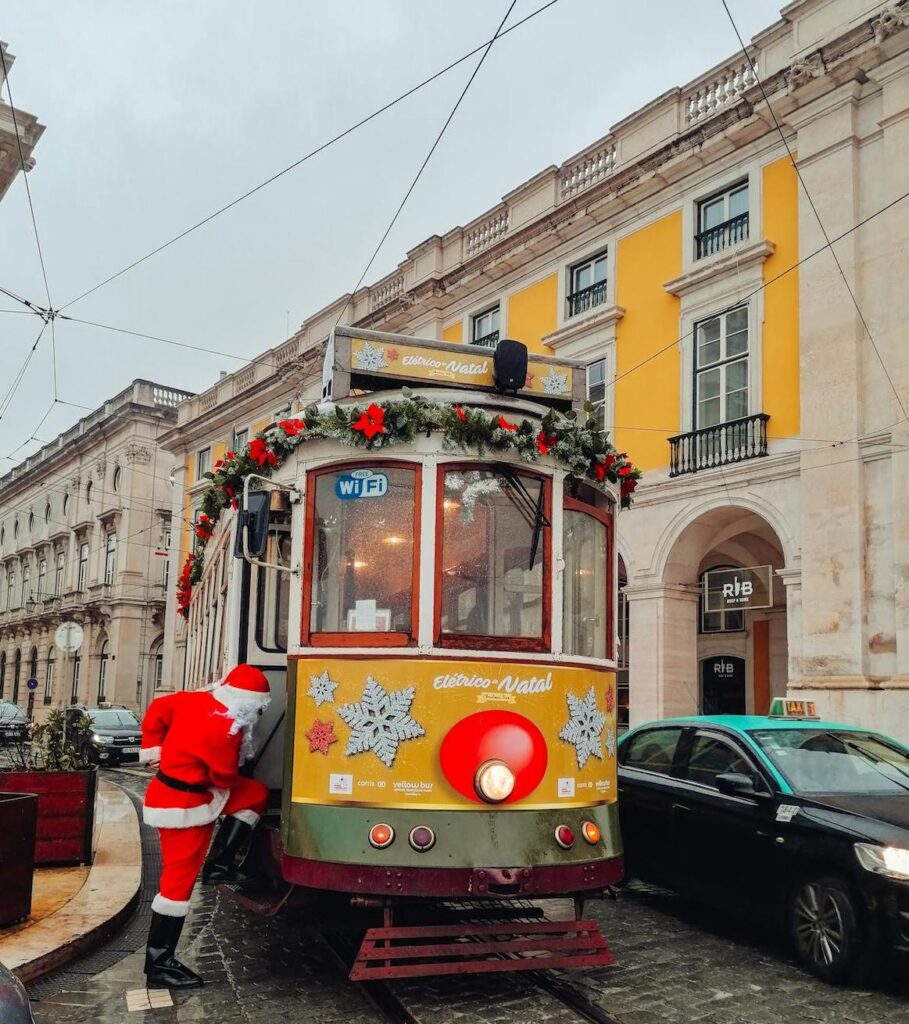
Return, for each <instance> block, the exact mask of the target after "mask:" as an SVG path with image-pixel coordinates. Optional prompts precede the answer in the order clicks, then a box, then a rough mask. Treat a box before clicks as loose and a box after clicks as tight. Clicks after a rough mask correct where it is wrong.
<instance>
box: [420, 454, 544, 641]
mask: <svg viewBox="0 0 909 1024" xmlns="http://www.w3.org/2000/svg"><path fill="white" fill-rule="evenodd" d="M509 465H510V464H509ZM513 468H514V471H515V473H517V474H519V475H523V476H529V477H533V478H534V479H536V480H542V481H543V514H544V515H545V516H546V518H547V519H548V520H549V522H550V523H552V486H553V479H552V477H551V476H547V475H546V474H545V473H536V472H534V471H533V470H529V469H525V468H524V467H523V466H514V467H513ZM492 469H494V466H493V465H492V464H491V463H489V462H445V463H442V464H441V465H440V466H439V467H438V469H437V470H436V474H437V475H436V524H435V526H436V536H435V544H436V578H435V597H434V601H433V624H432V635H433V642H434V644H435V646H436V647H440V648H446V649H451V650H470V651H489V652H490V653H498V652H500V651H507V652H518V653H522V654H526V653H534V654H548V653H550V652H551V651H552V526H549V527H544V529H543V537H542V551H543V608H542V614H541V618H542V623H541V627H542V628H541V635H540V637H539V638H537V637H529V636H495V635H494V634H486V633H443V632H442V535H443V527H444V519H443V516H444V511H445V510H444V508H443V503H444V501H445V474H446V473H453V472H469V471H470V470H486V471H487V472H489V471H490V470H492Z"/></svg>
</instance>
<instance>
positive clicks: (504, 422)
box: [499, 416, 518, 430]
mask: <svg viewBox="0 0 909 1024" xmlns="http://www.w3.org/2000/svg"><path fill="white" fill-rule="evenodd" d="M499 426H500V427H501V428H502V430H517V429H518V425H517V423H509V422H508V420H506V419H505V417H504V416H500V417H499Z"/></svg>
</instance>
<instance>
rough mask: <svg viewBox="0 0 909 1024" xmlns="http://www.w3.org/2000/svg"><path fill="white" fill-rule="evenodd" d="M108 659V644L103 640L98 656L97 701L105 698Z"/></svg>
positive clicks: (102, 700)
mask: <svg viewBox="0 0 909 1024" xmlns="http://www.w3.org/2000/svg"><path fill="white" fill-rule="evenodd" d="M109 661H110V645H109V644H108V642H107V641H106V640H105V641H104V643H103V644H102V645H101V654H100V656H99V658H98V703H99V704H101V703H103V702H104V701H106V700H107V664H108V662H109Z"/></svg>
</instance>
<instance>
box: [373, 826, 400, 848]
mask: <svg viewBox="0 0 909 1024" xmlns="http://www.w3.org/2000/svg"><path fill="white" fill-rule="evenodd" d="M369 841H370V843H371V844H372V845H373V846H374V847H375V848H376V849H377V850H384V849H385V847H386V846H391V844H392V843H393V842H394V841H395V830H394V829H393V828H392V827H391V825H386V824H384V822H383V823H380V824H378V825H373V827H372V828H371V829H370V830H369Z"/></svg>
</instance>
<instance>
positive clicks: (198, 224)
mask: <svg viewBox="0 0 909 1024" xmlns="http://www.w3.org/2000/svg"><path fill="white" fill-rule="evenodd" d="M558 2H559V0H549V2H548V3H545V4H543V5H542V6H541V7H538V8H537V9H536V10H534V11H531V12H530V14H528V15H527V16H526V17H524V18H522V19H521V20H520V21H516V22H515V23H514V25H512V26H511V27H510V28H507V29H505V31H504V32H500V33H497V36H498V38H501V37H502V36H506V35H508V33H509V32H514V31H515V29H517V28H520V27H521V26H522V25H526V24H527V22H528V21H531V20H532V19H533V18H535V17H536V16H537V15H538V14H542V13H543V12H544V11H546V10H548V9H549V8H550V7H554V6H555V4H557V3H558ZM512 6H514V5H513V4H512ZM495 39H496V36H493V38H492V39H489V40H487V41H486V42H484V43H480V44H479V46H475V47H474V48H473V49H472V50H470V51H469V52H468V53H465V54H464V55H463V56H461V57H458V59H457V60H455V61H452V62H451V63H450V64H447V65H446V66H445V67H444V68H441V69H440V70H439V71H436V72H435V73H434V74H432V75H430V76H429V77H428V78H424V79H423V81H421V82H418V83H417V84H416V85H414V86H412V87H411V88H410V89H408V90H407V91H406V92H403V93H401V94H400V95H399V96H397V97H396V98H395V99H393V100H390V101H389V102H388V103H386V104H384V105H383V106H381V107H379V108H378V109H377V110H374V111H373V112H372V113H371V114H368V115H367V116H366V117H363V118H361V119H360V120H359V121H357V122H356V123H355V124H352V125H350V126H349V127H347V128H345V129H344V130H343V131H341V132H339V133H338V134H337V135H335V136H333V137H332V138H330V139H328V140H326V141H325V142H323V143H321V144H320V145H319V146H317V147H316V148H315V149H312V150H310V151H309V152H308V153H306V154H305V155H304V156H302V157H300V158H299V159H298V160H295V161H294V162H293V163H291V164H288V165H287V167H285V168H283V169H282V170H280V171H277V172H276V173H275V174H273V175H271V177H269V178H266V179H265V181H262V182H260V183H259V184H258V185H256V186H254V187H253V188H251V189H248V190H247V191H246V192H244V193H243V194H242V195H239V196H237V198H236V199H232V200H231V201H230V202H229V203H226V204H225V205H224V206H221V207H219V208H218V209H217V210H214V211H213V212H212V213H210V214H208V216H207V217H203V218H202V220H200V221H197V222H196V223H195V224H192V225H191V226H190V227H188V228H186V230H185V231H181V232H180V233H179V234H177V235H174V237H173V238H170V239H168V240H167V241H166V242H162V244H161V245H159V246H156V247H155V248H154V249H151V250H150V251H149V252H147V253H146V254H145V255H144V256H140V257H139V258H138V259H136V260H133V262H132V263H130V264H128V265H127V266H125V267H123V268H122V269H121V270H118V271H117V272H116V273H115V274H111V275H110V276H109V277H106V278H105V279H104V280H103V281H100V282H99V283H98V284H96V285H94V286H93V287H91V288H89V289H87V290H86V291H84V292H82V293H81V294H80V295H77V296H76V297H75V298H74V299H70V300H69V301H68V302H65V303H64V304H63V305H62V306H61V307H60V309H66V308H67V307H69V306H71V305H73V303H75V302H79V301H80V300H82V299H84V298H85V297H86V296H88V295H91V294H92V293H93V292H96V291H98V289H99V288H103V287H104V286H105V285H107V284H110V283H111V281H115V280H116V279H117V278H118V277H122V276H123V275H124V274H127V273H129V271H130V270H134V269H135V268H136V267H138V266H139V265H140V264H141V263H144V262H145V261H146V260H149V259H151V258H152V257H153V256H157V255H158V253H159V252H162V251H163V250H164V249H166V248H168V246H171V245H173V244H174V243H175V242H179V241H180V240H181V239H183V238H186V236H187V235H190V234H192V233H193V232H194V231H197V230H198V229H199V228H201V227H204V225H206V224H208V223H210V222H211V221H213V220H214V219H215V218H216V217H219V216H220V215H221V214H222V213H226V212H227V211H228V210H230V209H232V208H233V207H235V206H237V205H238V204H239V203H242V202H243V201H244V200H245V199H249V198H250V196H253V195H255V194H256V193H257V192H260V191H261V190H262V189H264V188H266V187H267V186H268V185H271V184H272V182H275V181H277V180H278V179H279V178H282V177H283V176H284V175H285V174H288V173H289V172H290V171H293V170H295V169H296V168H297V167H299V166H300V165H301V164H304V163H306V162H307V161H308V160H311V159H312V158H313V157H315V156H318V155H319V153H323V152H324V151H325V150H326V149H328V148H329V147H330V146H333V145H335V143H337V142H340V141H341V140H342V139H344V138H346V137H347V136H348V135H351V134H352V133H353V132H355V131H357V130H358V129H360V128H362V127H363V126H364V125H366V124H369V122H370V121H373V120H375V118H377V117H379V116H380V115H381V114H384V113H385V112H386V111H387V110H391V108H392V107H395V106H397V105H398V104H399V103H401V102H403V101H404V100H406V99H408V98H409V97H410V96H413V94H414V93H416V92H419V91H420V89H423V88H425V87H426V86H427V85H430V84H431V83H432V82H434V81H436V79H438V78H441V77H442V76H443V75H445V74H447V73H448V72H449V71H451V70H453V69H454V68H456V67H458V65H460V64H463V63H464V61H466V60H470V58H471V57H473V56H474V55H475V54H477V53H479V52H480V51H481V50H482V49H483V48H484V47H486V48H487V49H488V47H489V46H491V45H492V43H493V42H494V41H495Z"/></svg>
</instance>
